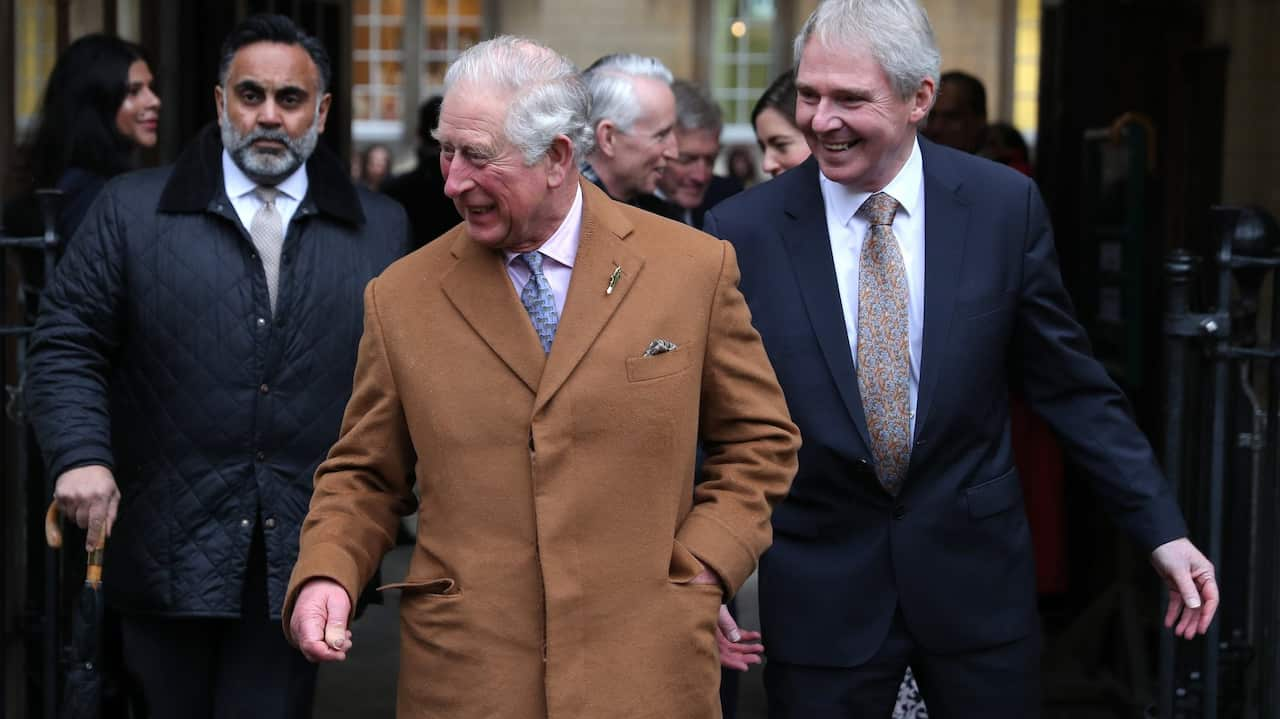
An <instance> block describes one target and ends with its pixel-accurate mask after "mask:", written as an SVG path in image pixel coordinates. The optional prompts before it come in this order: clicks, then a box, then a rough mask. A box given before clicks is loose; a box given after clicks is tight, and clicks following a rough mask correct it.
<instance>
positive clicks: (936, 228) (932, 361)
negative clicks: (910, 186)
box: [915, 138, 969, 437]
mask: <svg viewBox="0 0 1280 719" xmlns="http://www.w3.org/2000/svg"><path fill="white" fill-rule="evenodd" d="M920 152H921V155H922V159H923V164H924V196H925V209H924V224H925V246H924V337H923V343H922V344H923V347H922V348H921V350H920V391H919V394H918V397H917V399H916V428H915V434H916V436H917V437H919V436H920V432H921V430H922V429H923V428H924V426H925V423H926V422H927V421H928V418H929V410H930V408H932V406H933V400H934V395H935V393H936V391H937V388H938V377H939V375H940V374H941V373H942V369H943V367H942V364H943V363H942V360H941V359H940V358H941V356H942V350H943V348H945V347H946V346H947V336H948V334H949V333H950V330H951V318H952V313H953V311H954V307H955V299H956V290H957V288H958V287H959V283H960V268H961V267H963V266H964V264H963V260H964V246H965V238H966V236H967V234H968V227H969V204H968V203H967V202H966V201H965V200H964V198H963V197H962V195H961V193H960V186H961V184H962V183H961V179H960V177H959V176H958V175H957V174H956V173H954V172H953V171H952V167H951V165H950V163H948V162H947V160H946V158H945V157H944V156H943V155H942V153H940V152H938V151H937V149H936V148H935V147H934V145H933V144H932V143H930V142H929V141H928V140H925V139H923V138H921V139H920Z"/></svg>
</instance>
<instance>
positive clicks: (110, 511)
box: [53, 464, 120, 551]
mask: <svg viewBox="0 0 1280 719" xmlns="http://www.w3.org/2000/svg"><path fill="white" fill-rule="evenodd" d="M53 499H54V501H55V502H57V503H58V509H59V511H61V512H62V516H64V517H70V518H71V519H73V520H74V521H75V523H76V524H77V525H78V526H79V527H80V528H81V529H84V530H85V540H84V548H85V550H87V551H93V550H94V549H97V548H98V546H99V545H100V544H101V542H102V540H103V539H104V538H106V537H110V536H111V527H112V526H113V525H114V524H115V523H116V509H118V508H119V507H120V490H119V488H117V487H116V478H115V476H113V475H112V474H111V470H109V469H107V468H106V467H103V466H102V465H97V464H93V465H89V466H87V467H76V468H75V469H68V470H67V471H65V472H63V473H62V474H61V475H59V476H58V481H57V483H56V484H55V486H54V489H53Z"/></svg>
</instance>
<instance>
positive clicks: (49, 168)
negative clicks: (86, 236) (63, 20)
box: [5, 34, 160, 242]
mask: <svg viewBox="0 0 1280 719" xmlns="http://www.w3.org/2000/svg"><path fill="white" fill-rule="evenodd" d="M159 120H160V98H159V97H157V96H156V93H155V89H154V78H153V76H152V74H151V68H150V66H149V65H148V64H147V59H146V56H145V54H144V53H143V50H142V48H141V47H139V46H138V45H135V44H133V43H131V42H127V41H125V40H121V39H120V38H117V37H112V36H110V35H100V34H94V35H86V36H84V37H82V38H80V39H78V40H76V41H75V42H73V43H71V44H70V45H68V46H67V49H66V50H64V51H63V52H62V54H61V55H60V56H59V57H58V61H57V63H56V64H55V65H54V67H53V73H52V74H50V76H49V83H48V85H47V86H46V88H45V93H44V102H43V104H42V105H41V109H40V117H39V121H38V122H39V124H38V125H37V126H36V128H35V131H34V133H33V134H32V135H31V140H30V142H29V144H28V145H27V147H26V150H25V161H26V168H27V173H26V177H23V178H21V180H22V185H23V186H25V189H26V192H25V193H24V194H23V198H25V200H22V199H21V198H20V202H16V203H14V204H13V205H12V206H11V208H7V209H12V210H13V212H9V211H6V212H5V220H6V221H5V226H6V232H7V233H8V234H39V233H40V232H41V231H42V230H43V223H42V222H41V220H40V218H39V215H38V213H37V212H36V203H34V202H31V201H30V193H32V192H33V191H34V190H36V189H39V188H50V187H52V188H57V189H59V190H62V193H63V195H62V199H61V201H60V203H59V207H60V209H59V212H58V221H57V230H58V234H59V236H60V237H61V238H62V239H63V241H64V242H65V241H66V240H67V239H69V238H70V237H71V236H72V234H73V233H74V232H75V229H76V228H77V227H79V225H80V221H81V220H83V219H84V216H85V212H86V211H87V210H88V209H89V205H90V204H92V203H93V199H94V198H95V197H97V195H98V192H99V191H101V190H102V186H103V185H104V184H106V181H107V180H108V179H110V178H112V177H114V176H115V175H118V174H120V173H122V172H125V171H127V170H131V169H133V168H134V167H136V166H137V154H138V150H139V148H144V147H154V146H155V144H156V141H157V139H158V136H157V130H158V128H159Z"/></svg>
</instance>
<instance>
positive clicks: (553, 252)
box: [504, 185, 582, 317]
mask: <svg viewBox="0 0 1280 719" xmlns="http://www.w3.org/2000/svg"><path fill="white" fill-rule="evenodd" d="M580 239H582V186H581V185H579V186H578V188H577V192H576V193H575V194H574V196H573V204H572V205H570V206H569V214H567V215H565V216H564V221H563V222H561V223H560V226H559V227H557V228H556V231H555V232H553V233H551V237H550V238H548V239H547V241H546V242H544V243H542V246H541V247H539V248H538V250H537V251H538V252H541V253H542V255H543V259H542V276H543V277H546V278H547V284H549V285H551V294H553V295H555V297H556V316H557V317H564V300H565V297H567V296H568V294H569V279H570V277H572V275H573V261H574V259H575V258H576V257H577V256H578V241H579V240H580ZM504 253H505V254H506V256H507V276H508V277H510V278H511V284H512V285H515V288H516V296H517V297H518V296H519V295H520V293H521V292H522V291H523V290H524V286H525V284H527V283H528V282H529V277H530V276H532V275H533V273H532V272H530V271H529V266H528V265H526V264H525V263H524V262H514V261H513V260H515V258H517V257H519V256H520V253H518V252H507V251H505V250H504Z"/></svg>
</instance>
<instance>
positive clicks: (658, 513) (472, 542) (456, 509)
mask: <svg viewBox="0 0 1280 719" xmlns="http://www.w3.org/2000/svg"><path fill="white" fill-rule="evenodd" d="M589 104H590V99H589V95H588V93H587V90H586V88H585V86H584V85H583V83H582V79H581V77H580V76H579V74H578V72H577V71H576V68H574V66H573V64H572V63H570V62H569V61H568V60H566V59H565V58H563V57H562V56H560V55H559V54H557V53H555V52H554V51H552V50H550V49H548V48H546V47H543V46H541V45H538V44H536V43H534V42H532V41H529V40H524V39H520V38H514V37H499V38H496V39H493V40H490V41H487V42H483V43H480V44H478V45H475V46H473V47H472V48H470V49H468V50H467V51H465V52H464V53H463V54H462V55H461V56H459V58H458V59H457V60H456V61H455V63H454V64H453V65H452V66H451V67H450V68H449V71H448V73H447V74H446V77H445V96H444V104H443V106H442V108H441V113H440V124H439V127H438V129H437V134H436V136H437V138H438V139H439V141H440V151H441V164H442V168H443V170H444V175H445V193H446V194H447V195H449V196H450V197H451V198H453V201H454V203H455V204H456V205H457V208H458V211H459V213H460V214H461V215H462V218H463V224H462V225H460V226H459V227H457V228H455V229H453V230H451V231H450V232H449V233H447V234H445V235H443V236H442V237H441V238H440V239H438V240H436V241H434V242H432V243H431V244H429V245H427V246H426V247H424V248H423V249H422V250H419V251H418V252H415V253H414V254H412V255H410V256H409V257H406V258H405V259H404V260H401V261H400V262H397V263H396V264H394V265H392V266H391V267H390V268H388V269H387V271H386V272H384V273H383V274H382V275H381V276H380V277H379V278H378V279H376V280H374V281H373V282H371V283H370V284H369V286H368V289H367V290H366V292H365V333H364V338H363V340H362V344H361V348H360V357H359V361H358V366H357V369H356V379H355V390H354V392H353V393H352V396H351V400H350V402H349V403H348V405H347V414H346V417H345V419H344V422H343V432H342V436H341V438H340V439H339V440H338V442H337V444H336V445H334V447H333V449H332V451H331V452H330V454H329V459H328V460H327V461H326V462H325V463H324V464H323V465H321V467H320V469H319V471H318V472H317V473H316V478H315V496H314V498H313V500H312V503H311V509H310V512H309V514H308V515H307V521H306V523H305V525H304V527H303V531H302V539H301V551H300V554H299V558H298V564H297V567H296V568H295V570H294V574H293V577H292V579H291V581H290V587H289V592H288V601H287V604H286V616H290V617H292V620H291V621H290V622H289V624H288V626H287V630H288V632H289V634H290V635H291V637H292V638H293V640H294V641H295V642H296V643H297V644H298V646H299V648H300V649H301V650H302V652H303V653H304V654H305V655H306V656H307V657H308V658H310V659H312V660H315V661H333V660H338V659H342V658H344V657H345V656H346V652H347V651H348V649H349V648H350V646H351V642H350V635H349V633H348V632H347V629H346V625H347V622H348V619H349V614H350V609H351V602H352V598H353V597H354V596H355V595H356V593H357V591H358V590H359V588H360V586H361V585H362V584H363V583H364V582H365V581H367V580H368V578H369V577H370V576H371V575H372V573H373V572H374V570H375V569H376V568H377V566H378V563H379V561H380V559H381V558H382V556H383V554H385V553H386V552H387V551H388V550H389V549H390V548H391V546H392V542H393V539H394V537H395V536H396V525H397V521H398V515H401V514H404V513H406V512H408V511H409V510H410V509H412V507H413V503H414V501H413V489H414V486H415V484H416V488H417V490H418V494H419V495H420V497H421V503H420V506H419V507H418V531H417V545H416V547H415V550H414V555H413V558H412V560H411V562H410V568H409V574H408V576H407V577H406V578H405V579H404V580H403V581H402V582H398V583H396V584H392V585H389V586H391V587H396V588H399V589H400V590H401V600H400V608H401V627H402V631H401V645H400V656H401V666H400V675H399V676H400V683H399V690H398V692H399V693H398V700H397V705H398V709H397V712H398V715H399V716H400V717H438V718H445V717H447V718H448V719H469V718H471V717H475V718H477V719H478V718H481V717H503V719H524V718H529V719H535V718H537V719H541V718H544V717H554V718H560V717H584V718H586V717H606V716H607V717H618V718H620V719H626V718H627V717H636V718H639V717H654V716H661V717H673V716H679V717H715V716H717V715H718V714H719V700H718V696H717V692H716V687H717V684H718V678H719V664H718V662H717V639H716V636H715V629H716V623H717V610H718V608H719V606H720V604H721V601H722V599H723V598H724V597H725V596H726V595H731V594H732V593H733V592H734V591H736V590H737V589H738V587H739V586H741V585H742V583H743V582H744V581H745V580H746V579H747V577H748V575H750V573H751V571H752V569H753V568H754V566H755V562H756V559H757V558H758V556H759V554H760V553H761V552H762V551H763V550H764V549H765V547H766V546H767V545H768V543H769V519H768V518H769V512H770V508H771V506H772V505H773V504H774V503H775V502H777V501H778V500H780V499H781V498H782V496H783V495H785V494H786V491H787V487H788V486H789V485H790V480H791V477H792V474H793V473H794V470H795V464H794V461H795V451H796V447H797V445H798V437H797V435H796V430H795V426H794V425H792V424H791V421H790V420H789V419H788V417H787V413H786V408H785V401H784V400H783V397H782V393H781V391H780V390H779V389H778V385H777V382H776V380H775V378H774V375H773V370H772V369H771V368H770V366H769V362H768V360H767V359H766V358H765V354H764V349H763V347H762V346H761V345H760V340H759V336H758V335H757V334H756V333H755V331H754V330H752V329H751V321H750V317H749V316H748V314H747V309H746V303H745V302H744V301H743V299H742V295H741V294H739V292H738V290H737V279H738V272H737V264H736V262H735V260H734V256H733V251H732V249H731V248H730V246H729V245H728V243H724V242H719V241H716V240H713V239H711V238H709V237H707V236H705V235H702V234H700V233H698V232H695V231H693V230H691V229H689V228H686V227H684V226H683V225H680V224H678V223H674V222H671V221H669V220H666V219H663V218H659V217H655V216H653V215H652V214H649V213H647V212H642V211H639V210H637V209H635V208H634V207H630V206H628V205H626V204H623V203H620V202H615V201H614V200H611V199H610V198H609V197H608V196H607V195H606V194H605V193H604V192H602V191H600V190H599V189H598V188H596V187H595V186H594V185H592V184H591V183H589V182H584V181H581V180H580V176H579V171H578V157H579V153H580V152H581V150H582V148H584V147H587V146H589V145H590V143H591V130H590V125H589V120H588V117H587V112H588V107H589ZM699 442H701V444H702V446H703V448H704V449H705V452H706V459H705V461H704V462H703V464H702V474H703V481H702V482H701V483H700V484H698V486H697V488H696V489H695V487H694V481H693V480H694V452H695V447H696V446H697V444H698V443H699ZM721 651H728V652H733V651H736V650H735V648H734V647H733V645H728V646H727V647H726V646H725V645H721ZM744 651H745V650H744Z"/></svg>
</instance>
